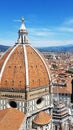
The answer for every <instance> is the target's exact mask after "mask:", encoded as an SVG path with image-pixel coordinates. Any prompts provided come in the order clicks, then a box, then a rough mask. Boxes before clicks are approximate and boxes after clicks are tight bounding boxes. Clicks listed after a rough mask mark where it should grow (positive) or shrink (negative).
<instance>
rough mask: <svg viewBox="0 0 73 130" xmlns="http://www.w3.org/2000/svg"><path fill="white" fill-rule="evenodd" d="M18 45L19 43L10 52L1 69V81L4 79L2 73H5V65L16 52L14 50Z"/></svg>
mask: <svg viewBox="0 0 73 130" xmlns="http://www.w3.org/2000/svg"><path fill="white" fill-rule="evenodd" d="M17 47H18V45H16V46H15V47H14V48H13V49H12V50H11V52H10V53H9V55H8V56H7V58H6V60H5V62H4V64H3V66H2V69H1V72H0V82H1V79H2V75H3V72H4V69H5V66H6V64H7V62H8V60H9V58H10V56H11V55H12V53H13V52H14V50H15V49H16V48H17Z"/></svg>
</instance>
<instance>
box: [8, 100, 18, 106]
mask: <svg viewBox="0 0 73 130" xmlns="http://www.w3.org/2000/svg"><path fill="white" fill-rule="evenodd" d="M9 105H10V106H11V107H13V108H17V103H16V102H15V101H10V102H9Z"/></svg>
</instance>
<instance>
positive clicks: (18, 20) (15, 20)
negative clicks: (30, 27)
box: [13, 19, 21, 23]
mask: <svg viewBox="0 0 73 130" xmlns="http://www.w3.org/2000/svg"><path fill="white" fill-rule="evenodd" d="M13 22H19V23H20V22H21V20H20V19H13Z"/></svg>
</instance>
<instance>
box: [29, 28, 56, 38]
mask: <svg viewBox="0 0 73 130" xmlns="http://www.w3.org/2000/svg"><path fill="white" fill-rule="evenodd" d="M28 31H29V35H30V36H36V37H37V36H38V37H47V36H50V35H54V32H52V30H51V29H49V28H39V27H38V28H29V29H28Z"/></svg>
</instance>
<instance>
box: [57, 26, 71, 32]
mask: <svg viewBox="0 0 73 130" xmlns="http://www.w3.org/2000/svg"><path fill="white" fill-rule="evenodd" d="M57 31H60V32H73V28H71V27H58V28H57Z"/></svg>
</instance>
